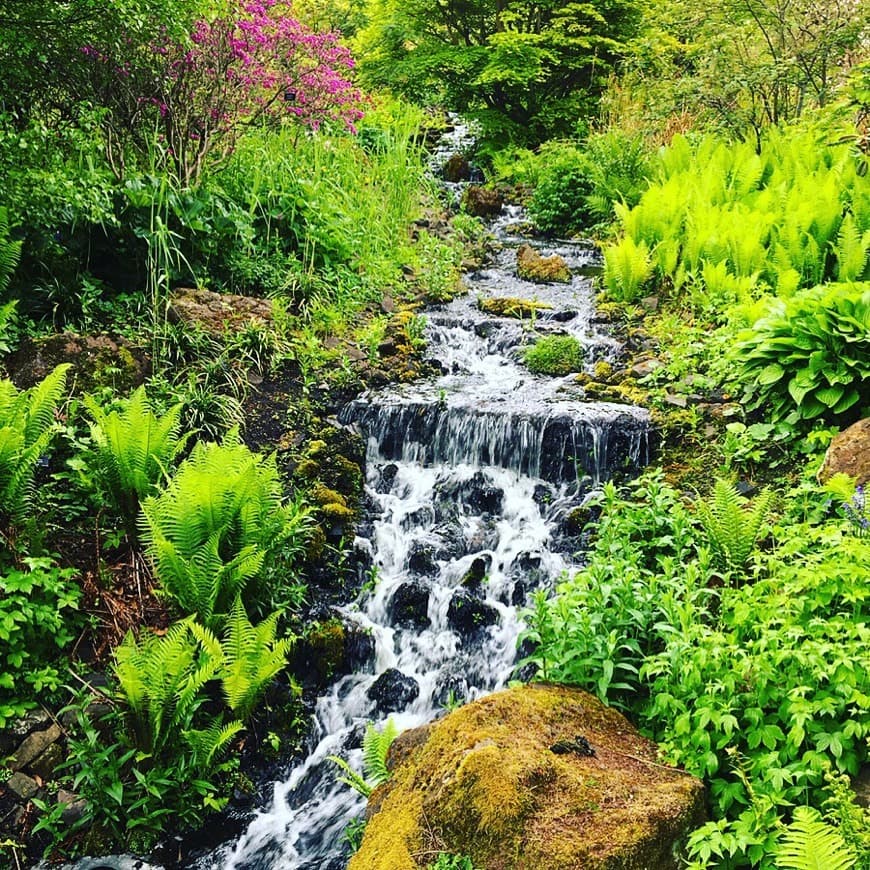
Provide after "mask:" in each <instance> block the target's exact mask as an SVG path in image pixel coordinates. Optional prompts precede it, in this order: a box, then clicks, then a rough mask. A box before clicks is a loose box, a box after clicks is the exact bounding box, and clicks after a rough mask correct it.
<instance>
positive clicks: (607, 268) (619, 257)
mask: <svg viewBox="0 0 870 870" xmlns="http://www.w3.org/2000/svg"><path fill="white" fill-rule="evenodd" d="M651 275H652V263H651V262H650V257H649V248H647V246H646V244H645V243H644V242H640V244H636V243H635V242H634V240H633V239H631V238H630V237H629V236H626V237H625V238H623V239H621V240H620V241H619V242H617V243H616V244H615V245H611V246H610V247H608V248H606V249H605V251H604V284H605V286H606V287H607V292H608V294H609V295H610V296H611V297H612V298H613V299H615V300H617V301H618V302H634V301H635V300H636V299H638V298H639V297H640V294H641V291H642V290H643V287H644V284H646V282H647V281H648V280H649V278H650V276H651Z"/></svg>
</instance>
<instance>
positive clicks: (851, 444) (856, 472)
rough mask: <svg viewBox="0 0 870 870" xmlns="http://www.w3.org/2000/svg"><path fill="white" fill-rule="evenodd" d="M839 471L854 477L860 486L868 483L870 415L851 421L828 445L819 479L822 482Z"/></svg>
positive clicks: (869, 468)
mask: <svg viewBox="0 0 870 870" xmlns="http://www.w3.org/2000/svg"><path fill="white" fill-rule="evenodd" d="M840 473H842V474H848V475H849V477H854V478H855V480H856V481H857V483H859V484H860V485H862V486H864V485H866V484H867V483H870V417H868V418H866V419H864V420H859V421H858V422H857V423H853V424H852V425H851V426H850V427H849V428H848V429H845V430H844V431H842V432H841V433H840V434H839V435H837V436H836V437H835V438H834V440H833V441H832V442H831V444H830V446H829V447H828V450H827V452H826V453H825V461H824V463H823V464H822V467H821V469H819V481H820V482H822V483H824V482H825V481H827V480H830V479H831V478H832V477H833V476H834V475H835V474H840Z"/></svg>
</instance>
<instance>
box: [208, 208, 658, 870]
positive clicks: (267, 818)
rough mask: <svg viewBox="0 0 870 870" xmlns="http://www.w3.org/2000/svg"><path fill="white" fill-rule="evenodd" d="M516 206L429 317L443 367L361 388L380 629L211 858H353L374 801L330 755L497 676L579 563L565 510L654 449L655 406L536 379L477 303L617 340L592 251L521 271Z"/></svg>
mask: <svg viewBox="0 0 870 870" xmlns="http://www.w3.org/2000/svg"><path fill="white" fill-rule="evenodd" d="M516 217H518V215H517V214H509V215H507V216H505V217H504V218H502V219H501V220H500V221H498V222H496V224H495V226H494V229H495V231H496V232H497V233H498V235H499V236H500V238H501V239H502V241H503V243H504V247H503V249H502V250H501V252H500V253H499V254H498V255H497V256H496V258H495V261H494V262H493V263H492V264H491V265H490V266H489V267H487V268H486V269H484V270H482V271H480V272H478V273H475V274H472V275H470V276H468V281H469V283H470V284H471V285H472V286H473V289H472V291H471V292H470V293H469V294H468V295H467V296H465V297H463V298H460V299H456V300H454V301H453V302H451V303H449V304H447V305H444V306H442V307H440V308H436V309H434V310H431V311H428V312H427V314H426V317H427V326H426V339H427V342H428V353H429V355H430V356H431V358H432V359H433V360H434V361H435V362H437V363H438V364H439V365H440V366H441V369H442V371H443V374H442V375H441V376H440V377H437V378H434V379H432V380H429V381H426V382H422V383H415V384H410V385H406V386H404V387H398V388H390V389H387V390H384V391H381V392H377V393H372V394H369V395H364V396H362V397H361V398H359V399H357V400H356V401H354V402H352V403H351V404H350V405H348V406H347V407H346V408H345V409H344V410H343V412H342V414H341V415H340V420H341V422H342V423H344V424H346V425H351V426H355V427H357V428H358V429H359V430H360V431H361V432H362V433H363V434H364V435H365V436H366V437H367V438H368V457H367V469H368V472H367V491H368V494H369V497H370V503H371V505H372V509H371V511H370V517H369V518H368V521H367V522H364V524H363V526H362V528H361V530H360V537H359V538H358V539H357V541H356V546H357V547H361V548H365V549H366V550H368V551H369V553H370V556H371V558H372V560H373V564H374V566H376V569H377V570H376V575H377V581H376V583H375V585H374V588H373V589H371V590H370V591H368V592H367V593H366V594H365V595H364V597H363V598H362V600H360V601H358V602H353V603H351V604H348V605H347V606H345V607H343V608H341V614H342V617H343V619H345V620H347V621H350V622H355V623H357V624H358V625H359V626H360V627H362V628H363V629H364V630H366V631H369V632H370V633H371V636H372V638H373V640H374V648H375V655H374V657H373V660H372V662H371V664H370V666H369V668H368V669H367V671H366V672H364V673H356V674H352V675H350V676H346V677H343V678H342V679H340V680H339V681H338V682H337V683H336V684H335V685H334V686H333V687H332V689H331V690H330V691H329V692H328V694H326V695H324V696H323V697H321V698H320V699H319V701H318V703H317V707H316V712H315V718H316V723H315V732H316V733H315V736H316V746H315V748H314V750H313V751H312V752H311V754H310V755H309V757H308V758H307V760H306V761H305V762H304V763H303V764H301V765H300V766H298V767H296V768H295V769H294V770H292V771H291V772H290V774H289V776H288V778H287V779H286V781H284V782H279V783H276V784H275V786H274V794H273V798H272V802H271V805H270V806H269V807H268V808H266V809H263V810H262V811H261V812H259V813H258V814H257V815H256V817H255V818H254V819H253V821H252V822H251V824H250V826H249V827H248V830H247V832H246V833H245V834H244V835H243V836H242V838H241V839H240V840H239V841H238V842H236V843H235V844H233V845H231V846H229V847H227V848H225V849H224V850H223V851H222V852H221V853H220V854H219V855H217V856H215V857H214V858H213V859H212V860H210V861H209V862H208V863H207V864H206V865H204V866H209V867H212V868H220V870H255V868H256V870H267V868H269V870H284V868H287V870H290V868H294V870H315V868H317V870H328V868H340V867H344V866H345V864H346V861H347V853H346V848H345V847H343V844H342V832H343V830H344V828H345V826H346V825H347V824H348V823H349V822H350V821H351V820H353V819H354V818H355V817H356V816H358V815H359V814H360V813H361V812H362V811H363V807H364V802H363V801H362V799H361V798H359V797H358V796H357V795H356V794H355V793H354V792H352V791H351V790H350V789H348V788H347V787H345V786H344V785H342V784H340V783H338V782H337V773H338V771H337V768H336V767H335V765H334V764H333V763H332V762H330V761H329V760H328V759H327V756H328V755H331V754H335V755H340V756H342V757H344V758H346V759H348V761H349V762H350V764H351V765H353V766H355V767H356V768H357V769H359V768H360V765H361V750H360V748H359V747H360V743H361V734H362V729H363V726H364V723H367V722H369V721H374V722H379V723H382V722H383V721H384V720H385V719H386V718H387V716H388V715H392V716H393V718H394V720H395V722H396V724H397V725H398V726H399V727H400V728H407V727H412V726H415V725H419V724H421V723H423V722H426V721H428V720H430V719H432V718H433V717H435V716H437V715H438V714H439V713H440V712H441V711H442V710H443V709H444V707H445V705H447V704H449V703H451V702H452V701H454V700H457V701H462V700H469V699H472V698H475V697H478V696H479V695H481V694H483V693H487V692H491V691H493V690H495V689H498V688H500V687H501V686H503V685H504V684H505V683H506V681H507V680H508V679H509V677H510V676H511V674H512V672H513V671H514V669H515V662H516V644H517V637H518V635H519V632H520V630H521V620H520V616H519V613H520V611H521V609H522V607H523V605H524V604H525V603H526V602H527V597H528V594H529V592H531V591H532V590H533V589H534V588H539V587H541V586H544V585H549V584H552V583H553V582H554V580H555V579H556V578H558V576H559V575H560V574H561V573H562V572H563V571H564V570H565V569H566V568H568V567H569V565H570V563H571V557H570V556H569V555H566V554H565V553H564V552H563V551H564V550H568V551H569V552H570V550H571V546H570V545H567V546H566V545H565V542H564V541H563V540H560V531H559V530H560V525H561V522H562V520H563V519H564V516H565V514H566V512H567V511H568V509H569V508H571V507H573V506H576V505H577V504H578V503H579V500H581V499H582V496H583V493H584V492H588V490H589V488H590V487H591V486H592V485H593V484H594V483H595V482H597V481H598V480H600V479H601V478H603V477H605V476H608V475H610V474H611V473H612V472H613V471H615V470H616V469H620V468H625V467H635V468H636V467H638V466H639V465H641V464H643V463H644V462H645V461H646V458H647V457H646V453H647V433H648V419H647V417H646V414H645V412H643V411H642V410H640V409H638V408H633V407H629V406H621V405H614V404H607V403H594V404H590V403H586V402H584V401H583V395H582V390H581V389H580V388H579V387H578V386H577V385H576V383H575V381H574V379H573V377H567V378H563V379H553V378H542V377H537V376H533V375H531V374H530V373H529V372H528V371H527V370H526V369H525V368H524V367H523V366H522V365H521V363H520V362H519V356H520V348H521V346H522V343H523V341H524V339H525V338H526V334H527V330H528V329H529V328H530V326H529V324H527V323H526V324H523V323H520V322H518V321H516V320H512V319H510V318H501V317H492V316H488V315H486V314H483V313H482V312H480V311H479V310H478V307H477V304H476V296H477V295H478V294H481V295H485V296H519V297H524V298H535V299H537V300H539V301H541V302H544V303H547V304H549V305H550V306H552V307H551V308H550V309H547V310H546V311H542V312H541V313H540V315H539V316H538V317H537V319H536V321H535V323H534V324H533V328H534V331H535V332H536V333H546V332H554V331H558V332H567V333H569V334H571V335H575V336H576V337H577V338H578V339H579V340H580V341H581V342H582V344H583V346H584V348H585V350H586V359H587V364H588V365H589V366H591V365H593V364H594V362H595V361H596V360H599V359H607V358H608V357H611V356H612V355H613V354H614V353H615V352H616V346H615V344H614V342H613V341H612V340H611V339H609V338H608V337H607V336H604V335H600V334H598V333H597V332H596V331H595V328H594V323H593V317H592V314H593V306H592V289H591V281H590V280H589V278H588V277H584V276H586V275H588V273H589V271H590V267H594V265H595V263H596V254H595V252H594V250H593V249H592V248H590V247H588V246H585V245H582V244H568V243H564V244H560V245H559V246H557V252H558V253H560V254H561V255H562V256H563V257H564V258H565V259H566V261H567V262H568V265H569V266H570V267H572V270H573V271H574V275H575V277H574V278H573V280H572V282H571V283H570V284H568V285H531V284H527V283H525V282H523V281H520V280H518V279H517V278H516V277H515V276H514V274H513V272H514V265H513V258H514V257H515V244H514V242H515V241H516V240H515V239H513V238H512V237H511V236H510V233H509V232H508V231H507V230H506V227H509V224H510V221H511V220H512V219H515V218H516ZM550 252H551V251H544V253H550Z"/></svg>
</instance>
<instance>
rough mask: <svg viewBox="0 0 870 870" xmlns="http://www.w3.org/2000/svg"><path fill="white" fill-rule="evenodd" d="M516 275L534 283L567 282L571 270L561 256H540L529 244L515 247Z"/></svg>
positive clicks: (569, 278)
mask: <svg viewBox="0 0 870 870" xmlns="http://www.w3.org/2000/svg"><path fill="white" fill-rule="evenodd" d="M517 277H518V278H521V279H522V280H523V281H532V282H534V283H536V284H553V283H555V284H567V283H568V282H569V281H570V280H571V271H570V270H569V269H568V264H567V263H566V262H565V259H564V258H563V257H560V256H559V255H558V254H553V255H552V256H551V257H542V256H541V255H540V254H539V253H538V251H537V250H535V248H533V247H532V246H531V245H528V244H527V245H520V246H519V248H517Z"/></svg>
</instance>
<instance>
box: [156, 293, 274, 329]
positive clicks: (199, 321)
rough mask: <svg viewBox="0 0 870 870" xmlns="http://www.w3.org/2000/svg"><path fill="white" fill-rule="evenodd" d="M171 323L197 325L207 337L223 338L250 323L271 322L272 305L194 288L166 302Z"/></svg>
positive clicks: (254, 299) (265, 301)
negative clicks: (224, 335)
mask: <svg viewBox="0 0 870 870" xmlns="http://www.w3.org/2000/svg"><path fill="white" fill-rule="evenodd" d="M169 319H170V320H171V321H172V322H173V323H185V324H196V325H198V326H199V327H200V328H202V329H203V330H204V331H205V332H207V333H209V334H210V335H223V334H225V333H226V332H228V331H231V330H234V329H239V328H240V327H244V326H247V325H249V324H251V323H255V324H258V325H261V326H262V325H265V324H267V323H271V322H272V302H271V300H269V299H258V298H256V297H254V296H237V295H235V294H232V293H214V292H213V291H211V290H200V289H196V288H193V287H179V288H177V289H176V290H173V291H172V295H171V297H170V299H169Z"/></svg>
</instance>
